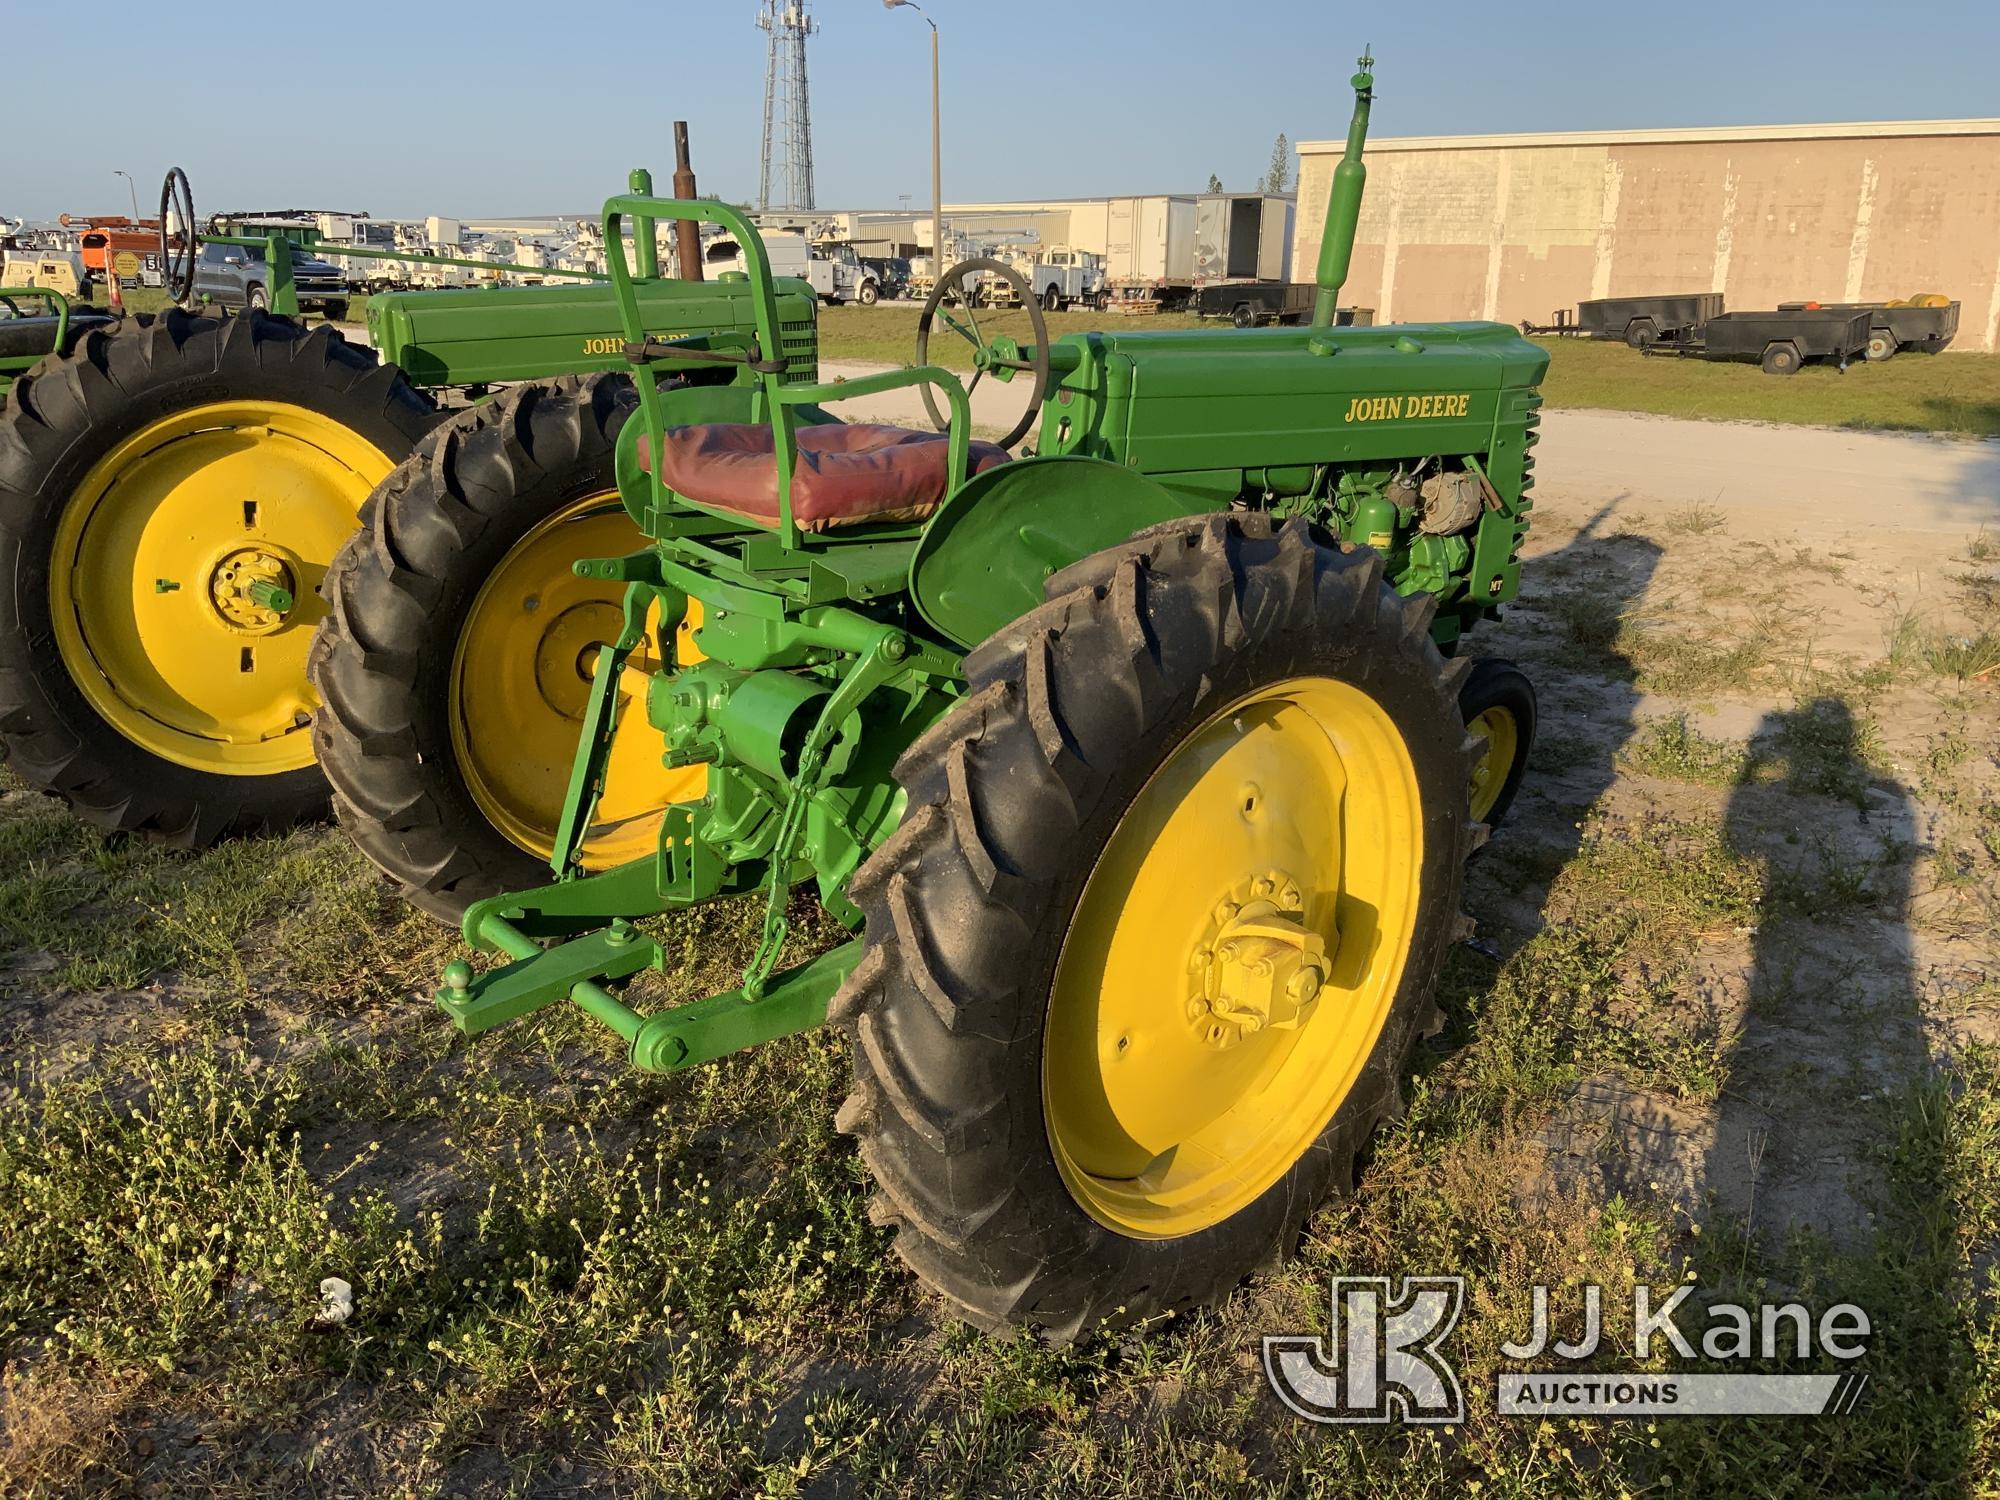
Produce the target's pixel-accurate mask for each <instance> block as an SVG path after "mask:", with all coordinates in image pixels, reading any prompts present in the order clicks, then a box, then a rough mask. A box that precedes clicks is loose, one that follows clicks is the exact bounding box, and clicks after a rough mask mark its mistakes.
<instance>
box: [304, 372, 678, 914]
mask: <svg viewBox="0 0 2000 1500" xmlns="http://www.w3.org/2000/svg"><path fill="white" fill-rule="evenodd" d="M635 404H636V398H635V397H634V394H633V390H632V383H631V380H630V379H629V378H628V377H627V376H624V375H619V374H599V375H591V376H583V377H575V376H570V377H564V378H563V379H560V380H554V381H550V382H547V383H544V384H534V385H522V386H516V387H514V388H513V389H511V390H508V391H506V392H503V393H502V394H501V395H500V396H498V397H496V398H495V399H494V400H492V401H489V402H486V403H484V404H482V405H480V406H476V407H472V408H469V409H468V410H466V411H464V412H461V413H459V414H458V415H456V416H455V417H454V418H452V420H450V421H449V422H447V423H445V424H444V425H443V426H441V427H440V428H438V430H437V431H436V432H435V433H433V434H432V435H431V436H430V438H428V439H427V440H426V441H425V442H424V443H423V445H422V446H421V447H419V448H418V450H417V451H416V453H414V454H413V455H412V456H411V457H410V459H409V460H408V461H407V462H406V463H404V464H403V465H402V466H401V467H399V468H398V469H397V470H396V472H395V473H393V474H392V475H390V476H389V478H388V479H387V480H386V481H385V482H384V483H383V485H382V487H381V488H380V489H379V490H378V491H377V492H376V493H375V495H374V496H372V497H371V498H370V500H369V502H368V509H367V512H366V513H365V514H364V516H363V518H362V521H363V524H362V529H361V530H360V531H359V532H358V533H357V534H356V535H355V536H354V538H353V539H352V541H350V542H349V544H348V546H347V547H346V548H345V550H343V551H342V552H341V554H340V556H339V557H338V558H337V559H336V560H335V561H334V565H333V567H332V569H331V570H330V572H329V573H328V575H327V585H326V592H327V598H328V606H329V610H328V616H327V621H326V624H325V625H324V626H323V627H322V628H321V631H320V635H319V638H318V640H317V641H315V642H314V646H313V659H312V680H313V683H314V685H315V686H316V687H317V688H318V690H319V695H320V699H321V703H322V707H321V709H320V712H319V714H318V716H317V718H316V720H315V724H314V738H315V742H316V744H317V747H318V750H319V758H320V764H321V765H322V766H324V767H325V769H326V774H327V776H328V778H329V779H330V780H331V781H332V783H333V789H334V798H333V805H334V813H335V815H336V817H337V818H338V819H339V821H340V824H341V826H342V827H343V828H344V829H345V830H346V831H347V832H348V833H349V834H350V835H351V836H352V837H353V839H354V841H355V843H356V844H357V845H358V846H359V847H360V849H361V850H362V852H363V853H364V854H366V855H367V856H368V857H369V858H370V859H371V860H373V861H374V862H375V864H376V865H377V866H378V867H379V868H380V869H381V870H382V871H383V872H384V873H385V874H387V875H388V876H389V877H390V878H391V879H393V880H394V881H396V882H397V884H398V885H400V886H401V887H402V890H403V894H404V895H405V896H406V897H407V898H408V899H409V900H410V901H411V902H412V903H413V904H415V905H416V906H418V907H420V908H422V909H423V910H425V911H427V912H429V913H431V914H432V915H433V916H435V917H437V918H439V919H440V920H441V921H445V922H450V923H454V924H455V923H456V922H458V920H459V919H460V918H461V917H462V916H463V915H464V912H465V908H466V907H467V906H468V905H470V904H471V903H472V902H474V901H476V900H480V899H481V898H483V897H486V896H492V895H497V894H499V893H501V892H503V891H510V890H519V889H521V888H523V887H524V886H533V885H540V884H543V883H545V882H546V881H547V880H548V879H549V878H550V874H549V867H548V858H549V853H550V850H551V849H552V848H553V846H554V840H555V831H556V823H557V819H558V816H559V814H560V811H561V806H562V799H563V794H564V792H565V790H566V789H567V787H568V784H569V771H570V762H571V757H572V756H573V755H574V753H575V751H576V745H577V738H578V733H579V730H580V728H581V726H582V721H583V711H584V706H585V703H586V700H587V698H588V695H589V692H590V680H591V676H592V674H593V672H594V669H595V666H596V661H597V648H598V647H599V646H600V645H602V644H605V643H608V642H610V641H612V640H615V639H616V638H617V635H618V632H619V628H620V625H621V624H622V600H623V597H624V588H623V585H620V584H616V583H606V582H603V581H601V580H594V579H583V578H579V577H577V576H576V574H575V573H574V572H572V571H571V564H572V563H574V562H575V561H576V560H577V559H578V558H583V557H614V556H624V555H626V554H629V553H632V552H636V551H638V550H640V549H641V548H642V547H644V545H645V537H644V536H643V535H642V534H641V533H640V531H639V529H638V527H636V526H635V525H633V523H632V521H631V519H630V518H629V517H628V516H627V515H626V513H625V510H624V507H623V506H622V505H621V504H620V503H619V499H618V491H617V482H616V478H615V475H614V473H613V468H612V458H613V446H614V444H615V443H616V441H617V437H618V433H619V430H620V429H621V428H622V427H623V426H624V423H625V420H626V418H627V417H628V416H629V415H630V413H631V412H632V410H633V408H634V406H635ZM657 656H658V652H657V649H656V648H642V649H641V650H640V651H638V652H635V653H634V655H633V658H632V661H631V663H630V664H629V665H628V666H627V668H626V673H627V676H628V677H629V678H630V679H631V686H630V688H629V689H626V688H625V687H624V685H623V684H621V700H620V701H621V704H623V705H624V708H622V709H621V712H623V711H624V710H625V709H630V710H631V711H632V712H633V714H634V715H635V717H636V719H637V722H636V724H635V726H634V727H635V730H636V731H637V732H631V733H625V734H621V735H620V736H618V738H617V740H616V742H615V744H614V746H613V750H612V759H611V765H610V773H609V779H608V782H607V786H606V791H605V794H604V797H603V799H602V801H601V802H600V804H599V806H598V810H597V817H596V822H595V823H594V825H593V827H592V829H591V832H590V835H589V837H588V838H587V839H586V841H585V844H584V847H583V857H584V862H585V864H586V866H588V867H590V868H593V869H601V868H604V867H606V866H608V865H612V864H618V863H622V862H624V861H626V860H630V859H636V858H640V857H643V856H645V855H648V854H651V853H652V852H653V851H654V849H655V847H656V844H657V830H658V826H659V821H660V818H661V816H662V813H663V812H664V809H665V806H666V804H667V802H669V801H673V800H676V799H677V798H681V797H685V796H689V795H693V796H699V795H700V793H701V787H700V783H701V781H702V778H703V772H702V771H701V769H700V768H698V767H697V768H695V769H693V770H691V771H682V772H677V773H670V772H662V771H661V770H660V768H659V741H658V739H657V737H656V736H649V734H648V733H647V726H646V724H645V722H644V711H645V710H644V685H645V682H644V680H645V676H646V674H647V672H648V671H649V670H650V667H651V665H652V663H653V662H654V661H655V660H656V659H657ZM649 739H650V740H651V746H650V749H649V747H648V741H649Z"/></svg>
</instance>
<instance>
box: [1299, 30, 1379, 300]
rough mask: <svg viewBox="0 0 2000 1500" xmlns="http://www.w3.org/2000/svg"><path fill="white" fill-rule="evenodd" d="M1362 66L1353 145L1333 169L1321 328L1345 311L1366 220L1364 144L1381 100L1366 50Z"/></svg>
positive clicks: (1356, 80) (1323, 241) (1323, 249)
mask: <svg viewBox="0 0 2000 1500" xmlns="http://www.w3.org/2000/svg"><path fill="white" fill-rule="evenodd" d="M1359 66H1360V69H1361V71H1360V72H1358V73H1356V74H1355V75H1354V76H1353V78H1351V79H1349V80H1348V81H1349V83H1351V84H1352V85H1353V87H1354V116H1353V118H1352V119H1350V120H1349V121H1348V124H1347V150H1346V151H1344V152H1343V153H1342V154H1341V158H1340V163H1339V165H1337V166H1336V167H1335V168H1334V169H1333V182H1332V183H1331V185H1329V187H1328V188H1327V194H1326V226H1325V228H1324V230H1323V231H1322V233H1321V235H1320V241H1319V275H1318V277H1317V278H1316V279H1317V281H1318V284H1319V295H1318V296H1317V297H1316V298H1314V299H1313V320H1312V326H1313V327H1315V328H1331V327H1333V325H1334V321H1335V318H1336V316H1337V314H1338V313H1339V311H1340V289H1341V287H1342V286H1343V285H1344V284H1345V283H1346V281H1347V268H1348V264H1349V262H1351V261H1352V260H1353V259H1354V231H1355V228H1356V226H1357V225H1358V224H1359V223H1360V222H1361V190H1362V188H1363V187H1364V186H1366V185H1367V182H1368V168H1367V167H1365V166H1363V165H1362V163H1361V152H1362V148H1363V147H1364V146H1366V145H1367V143H1368V107H1369V105H1371V104H1372V103H1374V101H1375V75H1374V74H1373V73H1372V72H1371V71H1369V70H1370V69H1372V68H1373V67H1374V66H1375V59H1374V58H1372V57H1368V56H1366V55H1364V56H1363V57H1362V58H1361V60H1360V64H1359Z"/></svg>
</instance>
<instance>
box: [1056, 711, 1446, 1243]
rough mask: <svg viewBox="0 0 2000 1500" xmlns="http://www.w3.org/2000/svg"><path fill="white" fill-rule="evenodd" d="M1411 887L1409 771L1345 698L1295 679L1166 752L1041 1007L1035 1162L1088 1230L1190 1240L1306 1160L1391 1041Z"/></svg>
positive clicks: (1415, 803) (1416, 850) (1094, 885)
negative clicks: (1043, 1146)
mask: <svg viewBox="0 0 2000 1500" xmlns="http://www.w3.org/2000/svg"><path fill="white" fill-rule="evenodd" d="M1422 864H1423V818H1422V810H1421V805H1420V798H1419V794H1418V790H1417V779H1416V770H1415V767H1414V766H1413V765H1412V763H1411V761H1410V756H1409V751H1408V749H1407V748H1406V747H1405V746H1404V743H1403V739H1402V736H1401V734H1400V733H1399V732H1398V731H1397V729H1396V727H1395V725H1394V723H1393V722H1391V720H1390V719H1389V717H1388V715H1387V714H1386V713H1384V712H1383V710H1382V709H1381V708H1380V707H1379V706H1378V705H1377V704H1376V703H1375V701H1374V700H1373V699H1372V698H1370V697H1369V696H1368V695H1367V694H1366V693H1364V692H1362V691H1361V690H1360V689H1358V688H1354V687H1351V686H1349V685H1347V684H1345V683H1341V682H1336V681H1333V680H1331V679H1328V678H1294V679H1291V680H1289V681H1286V682H1281V683H1278V684H1275V685H1273V686H1271V687H1268V688H1265V689H1264V690H1262V691H1261V692H1258V693H1255V694H1253V695H1251V696H1250V697H1248V698H1245V699H1243V700H1242V701H1240V702H1238V703H1235V704H1233V705H1231V706H1230V707H1228V708H1226V709H1224V710H1222V711H1221V712H1220V713H1218V714H1216V715H1214V716H1213V717H1211V718H1210V719H1209V720H1207V721H1206V722H1205V723H1204V724H1202V725H1201V726H1200V727H1199V728H1198V729H1196V730H1195V731H1194V733H1192V734H1190V735H1189V736H1188V737H1187V738H1186V739H1185V740H1184V741H1182V743H1181V744H1180V745H1179V746H1178V747H1177V748H1176V749H1175V750H1174V752H1173V753H1172V754H1171V755H1170V756H1169V757H1168V758H1167V761H1166V763H1165V764H1164V765H1162V766H1161V767H1160V769H1159V770H1158V771H1157V772H1155V773H1154V775H1153V776H1152V778H1151V779H1150V780H1149V781H1148V782H1147V783H1146V785H1145V787H1144V788H1143V789H1142V790H1141V791H1140V793H1139V795H1138V796H1137V798H1135V799H1134V801H1133V803H1132V805H1131V807H1130V808H1128V809H1127V810H1126V813H1125V815H1124V817H1123V818H1122V819H1120V821H1119V824H1118V826H1117V828H1116V829H1115V830H1113V832H1112V835H1111V838H1110V840H1109V841H1108V842H1107V843H1106V845H1105V848H1104V852H1103V854H1102V855H1101V856H1100V857H1099V859H1098V862H1097V866H1096V868H1095V869H1094V870H1093V871H1092V872H1091V876H1090V879H1089V881H1088V883H1087V884H1086V886H1085V888H1084V893H1083V897H1082V899H1081V900H1080V901H1079V902H1078V904H1077V910H1076V915H1075V917H1074V918H1073V919H1072V921H1071V924H1070V930H1069V934H1068V936H1067V937H1066V938H1065V940H1064V944H1063V951H1062V956H1061V959H1060V960H1059V962H1058V964H1057V968H1056V977H1055V983H1054V985H1053V987H1052V989H1051V992H1050V996H1049V1010H1048V1019H1047V1024H1046V1027H1045V1034H1044V1051H1043V1063H1042V1083H1043V1107H1044V1115H1045V1120H1046V1124H1047V1127H1048V1135H1049V1143H1050V1146H1051V1148H1052V1150H1053V1151H1054V1154H1055V1159H1056V1165H1057V1168H1058V1169H1059V1170H1060V1172H1061V1173H1062V1177H1063V1180H1064V1182H1065V1183H1066V1184H1067V1185H1068V1187H1069V1190H1070V1192H1071V1193H1072V1195H1074V1196H1075V1198H1076V1200H1077V1201H1078V1202H1079V1203H1080V1204H1081V1205H1082V1206H1083V1207H1084V1208H1085V1209H1086V1210H1087V1211H1088V1212H1089V1213H1090V1214H1091V1215H1092V1216H1093V1217H1094V1218H1096V1219H1097V1220H1098V1221H1099V1222H1101V1223H1103V1224H1105V1225H1106V1226H1108V1227H1109V1228H1112V1229H1114V1230H1117V1231H1119V1232H1120V1233H1123V1234H1127V1235H1131V1236H1134V1237H1136V1238H1144V1239H1164V1238H1172V1237H1176V1236H1180V1235H1185V1234H1191V1233H1194V1232H1196V1231H1198V1230H1201V1229H1205V1228H1207V1227H1208V1226H1210V1225H1212V1224H1216V1223H1220V1222H1221V1221H1222V1220H1224V1219H1226V1218H1228V1217H1229V1216H1230V1215H1232V1214H1234V1213H1236V1212H1238V1211H1239V1210H1241V1209H1243V1208H1245V1207H1247V1206H1248V1205H1249V1204H1250V1203H1252V1202H1254V1201H1255V1200H1256V1199H1257V1198H1258V1197H1259V1196H1260V1195H1261V1194H1263V1193H1264V1192H1265V1191H1267V1190H1268V1189H1269V1188H1270V1187H1271V1186H1272V1185H1273V1184H1274V1183H1276V1182H1277V1181H1278V1180H1279V1179H1280V1178H1281V1177H1282V1176H1283V1175H1284V1174H1285V1172H1286V1171H1287V1170H1288V1169H1289V1168H1290V1167H1291V1166H1292V1164H1293V1163H1294V1162H1296V1161H1297V1160H1298V1159H1299V1157H1301V1156H1302V1155H1304V1153H1305V1152H1306V1151H1307V1150H1308V1149H1309V1148H1310V1146H1311V1145H1312V1143H1313V1141H1314V1140H1315V1139H1317V1138H1318V1136H1319V1134H1320V1133H1321V1132H1322V1131H1323V1130H1325V1128H1326V1126H1327V1124H1328V1122H1329V1121H1330V1120H1332V1118H1333V1116H1334V1113H1335V1112H1336V1111H1337V1110H1338V1109H1339V1107H1340V1104H1341V1102H1342V1101H1343V1100H1344V1099H1345V1098H1346V1097H1347V1095H1348V1093H1349V1091H1350V1090H1351V1089H1352V1088H1353V1087H1354V1083H1355V1080H1356V1078H1357V1077H1358V1076H1359V1075H1360V1072H1361V1068H1362V1065H1363V1064H1364V1063H1365V1062H1366V1061H1367V1058H1368V1055H1369V1053H1370V1052H1371V1051H1372V1050H1373V1049H1374V1046H1375V1041H1376V1038H1377V1037H1378V1036H1379V1035H1380V1033H1381V1030H1382V1025H1383V1023H1384V1021H1385V1020H1386V1019H1387V1018H1388V1014H1389V1007H1390V1005H1391V1003H1392V1002H1393V1000H1394V998H1395V994H1396V989H1397V986H1398V984H1399V983H1400V981H1401V978H1402V973H1403V967H1404V963H1405V960H1406V957H1407V955H1408V951H1409V947H1410V941H1411V936H1412V934H1413V933H1414V931H1415V927H1416V917H1417V906H1418V894H1419V881H1420V876H1421V870H1422Z"/></svg>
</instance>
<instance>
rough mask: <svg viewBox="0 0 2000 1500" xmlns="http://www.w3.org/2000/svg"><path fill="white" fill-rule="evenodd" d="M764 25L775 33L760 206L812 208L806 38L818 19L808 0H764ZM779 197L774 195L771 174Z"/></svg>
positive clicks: (767, 81) (760, 16)
mask: <svg viewBox="0 0 2000 1500" xmlns="http://www.w3.org/2000/svg"><path fill="white" fill-rule="evenodd" d="M757 26H758V29H759V30H762V31H765V32H767V33H769V35H770V38H771V60H770V63H769V64H768V65H767V66H766V68H765V70H764V165H763V171H762V172H761V173H760V174H759V177H758V181H757V206H758V207H759V208H763V209H768V208H773V207H775V208H812V207H814V206H815V204H814V202H813V133H812V97H811V92H810V90H809V89H808V88H807V87H806V38H807V37H809V36H811V35H812V34H813V33H814V32H815V31H818V30H819V23H818V22H817V21H815V20H813V18H812V17H811V16H809V15H807V14H806V0H762V4H761V6H760V8H759V9H758V12H757ZM774 169H775V175H776V177H777V179H778V200H777V202H776V203H775V204H774V203H773V202H772V201H771V179H772V176H773V175H774Z"/></svg>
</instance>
